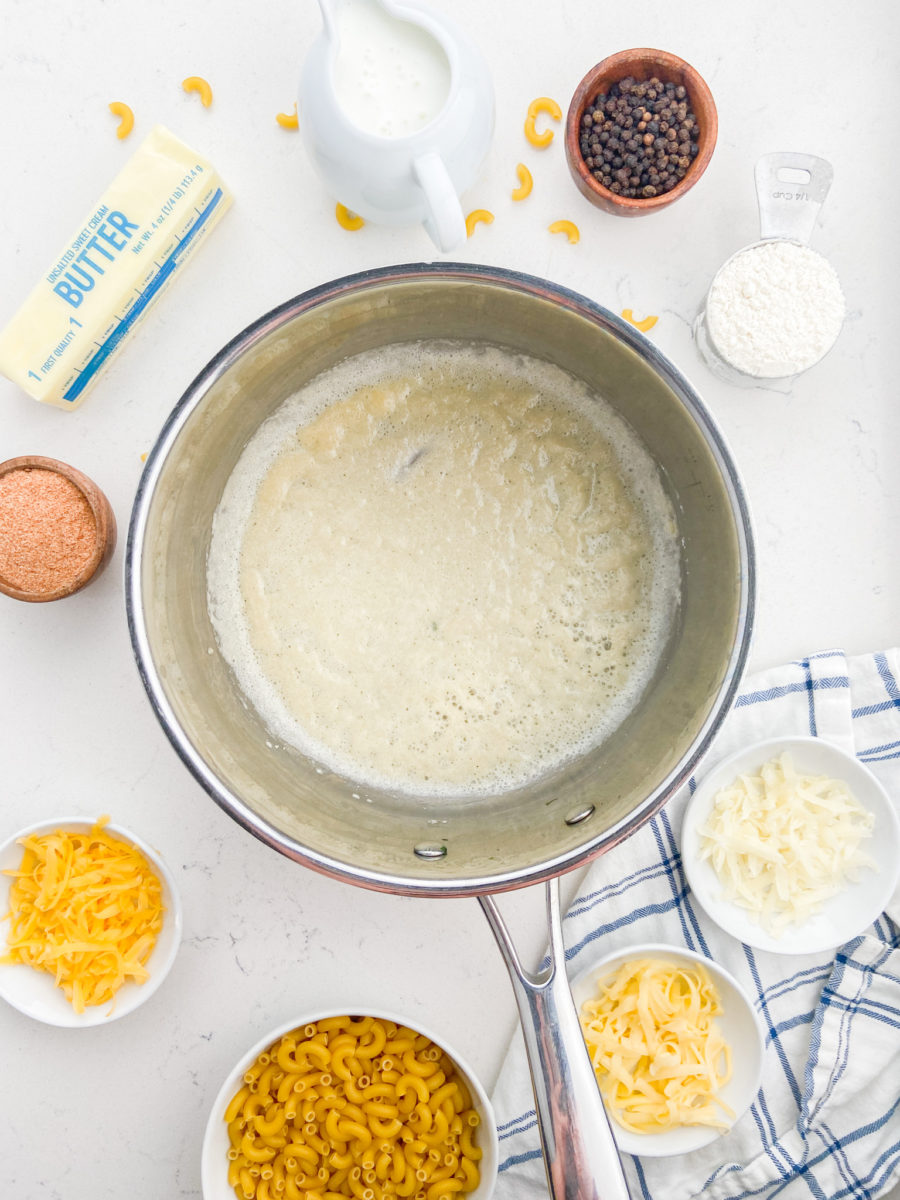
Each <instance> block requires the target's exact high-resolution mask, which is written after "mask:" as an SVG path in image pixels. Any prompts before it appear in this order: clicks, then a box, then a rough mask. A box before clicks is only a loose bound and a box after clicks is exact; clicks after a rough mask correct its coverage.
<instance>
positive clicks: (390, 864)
mask: <svg viewBox="0 0 900 1200" xmlns="http://www.w3.org/2000/svg"><path fill="white" fill-rule="evenodd" d="M423 338H452V339H461V340H464V341H474V342H489V343H492V344H494V345H498V346H501V347H506V348H508V349H511V350H512V351H515V352H524V353H527V354H529V355H531V356H534V357H537V358H541V359H545V360H547V361H549V362H551V363H554V364H556V365H557V366H559V367H562V368H563V369H564V370H566V371H569V372H570V373H571V374H573V375H575V376H578V377H579V378H580V379H582V380H584V381H586V382H587V384H588V385H589V386H590V387H591V388H592V390H594V391H595V392H596V393H598V394H600V395H602V396H604V397H605V398H606V399H607V400H608V401H609V402H610V403H611V404H612V405H613V406H614V407H615V408H616V409H617V410H618V411H619V412H620V413H621V414H622V416H623V417H624V418H625V420H626V421H627V422H628V423H629V424H630V425H631V426H632V428H633V429H634V430H635V431H636V432H637V433H638V435H639V436H640V438H641V439H642V441H643V442H644V444H645V446H646V447H647V449H648V450H649V451H650V453H651V455H652V456H653V457H654V459H655V460H656V463H657V464H658V467H659V471H660V475H661V478H662V480H663V483H664V485H665V487H666V488H667V490H668V492H669V495H670V497H671V499H672V503H673V507H674V510H675V513H676V516H677V520H678V525H679V536H680V542H681V550H682V571H681V587H682V595H681V608H680V613H679V617H678V623H677V628H675V629H674V630H673V632H672V635H671V637H670V640H669V644H668V647H667V650H666V653H665V656H664V661H663V662H662V664H661V666H660V668H659V670H658V672H657V673H656V676H655V678H654V679H653V680H652V682H651V683H650V685H649V686H648V687H647V689H646V691H645V693H644V694H643V696H642V698H641V700H640V702H639V703H638V704H637V705H636V706H635V708H634V709H633V711H632V712H631V713H630V715H629V716H628V717H627V719H626V720H625V721H624V722H623V724H622V725H621V727H620V728H619V729H618V730H617V731H616V732H615V733H614V734H613V735H612V736H610V737H609V738H608V739H607V740H606V741H605V742H603V743H602V745H600V746H598V747H596V748H595V749H593V750H592V751H590V752H589V753H586V754H584V755H583V756H581V757H580V758H577V759H575V760H574V761H571V762H569V763H567V764H566V765H565V766H563V767H561V768H560V769H559V770H556V771H554V772H552V773H551V774H548V775H545V776H544V777H542V778H541V779H539V780H537V781H536V782H534V783H532V784H529V785H528V786H526V787H521V788H518V789H516V790H515V791H510V792H507V793H504V794H502V795H499V796H496V797H493V798H488V799H480V800H477V801H474V802H473V800H472V799H471V798H469V799H468V800H467V801H466V802H461V801H460V800H459V799H458V798H457V799H454V798H453V797H447V798H446V799H444V800H441V799H434V798H432V797H429V800H428V803H427V804H424V803H418V802H417V801H416V799H415V797H410V796H409V795H403V794H398V793H392V792H390V791H387V790H379V789H375V788H367V789H365V795H364V797H363V801H364V802H361V801H360V799H358V798H357V797H358V796H359V794H360V787H359V784H358V783H356V782H354V781H353V780H351V779H347V778H343V777H341V776H340V775H337V774H334V773H332V772H330V771H328V770H324V769H323V767H322V766H321V764H318V763H315V762H313V761H311V760H310V759H308V758H306V757H304V756H303V755H302V754H300V753H299V752H298V751H295V750H293V749H291V748H290V747H288V746H281V745H273V743H274V742H275V741H276V739H274V738H272V737H271V736H267V730H266V728H265V726H264V725H263V723H262V721H261V720H260V718H259V716H258V715H257V713H256V712H255V710H254V709H253V707H252V705H250V704H249V703H248V702H247V701H246V699H245V698H244V697H243V696H242V694H241V692H240V689H239V688H238V686H237V684H236V682H235V679H234V676H233V675H232V672H231V670H230V668H229V667H228V665H227V663H226V662H225V661H224V659H223V658H222V657H221V656H220V654H219V652H218V648H217V642H216V638H215V635H214V633H213V630H212V627H211V625H210V618H209V614H208V612H207V602H206V556H207V549H208V546H209V540H210V529H211V524H212V518H213V513H214V512H215V509H216V505H217V504H218V501H219V498H220V496H221V494H222V490H223V488H224V486H225V483H226V480H227V479H228V477H229V475H230V473H231V471H232V469H233V467H234V465H235V463H236V461H237V459H238V457H239V455H240V453H241V451H242V449H243V447H244V446H245V445H246V443H247V441H248V439H249V438H250V437H251V435H252V434H253V433H254V432H255V430H256V429H257V427H258V426H259V425H260V423H261V422H262V421H263V420H265V418H266V417H268V416H269V414H270V413H272V412H273V410H274V409H275V408H277V407H278V405H280V404H281V402H282V401H283V400H285V399H286V398H287V397H288V396H290V395H291V394H293V393H294V392H296V391H297V390H298V389H299V388H301V387H302V386H303V385H304V384H306V383H307V382H308V381H309V380H310V379H311V378H313V377H314V376H315V375H317V374H318V373H319V372H321V371H323V370H325V369H327V368H328V367H330V366H332V365H333V364H334V363H336V362H338V361H340V360H341V359H344V358H346V357H347V356H349V355H352V354H357V353H360V352H362V351H365V350H369V349H372V348H375V347H379V346H382V345H386V344H390V343H397V342H408V341H417V340H420V339H423ZM126 573H127V603H128V620H129V627H130V631H131V637H132V642H133V646H134V652H135V655H136V658H137V662H138V667H139V670H140V673H141V676H142V679H143V682H144V685H145V687H146V689H147V693H148V695H149V697H150V701H151V703H152V705H153V707H154V709H155V711H156V713H157V716H158V717H159V720H160V722H161V723H162V725H163V728H164V729H165V731H166V733H167V735H168V737H169V739H170V740H171V742H172V744H173V745H174V746H175V748H176V750H177V751H178V753H179V754H180V756H181V757H182V759H183V760H184V762H185V763H186V765H187V766H188V767H189V769H190V770H191V771H192V772H193V774H194V775H195V776H196V778H197V779H198V781H199V782H200V783H201V784H202V785H203V787H204V788H205V789H206V791H207V792H208V793H209V794H210V795H211V796H212V798H213V799H214V800H215V801H216V802H217V803H218V804H219V805H220V806H221V807H222V808H224V809H225V811H226V812H228V813H229V814H230V815H231V816H232V817H234V819H235V820H236V821H237V822H238V823H239V824H241V825H242V826H243V827H244V828H245V829H247V830H249V832H251V833H253V834H254V835H255V836H256V837H258V838H260V839H261V840H262V841H264V842H265V843H267V845H269V846H272V847H273V848H274V849H276V850H278V851H280V852H281V853H282V854H286V855H287V856H288V857H290V858H292V859H294V860H295V861H296V862H298V863H302V864H303V865H304V866H307V867H312V868H313V869H314V870H317V871H322V872H325V873H326V874H328V875H331V876H334V877H335V878H337V879H342V880H346V881H347V882H348V883H354V884H358V885H361V886H363V887H369V888H376V889H380V890H383V891H389V892H396V893H400V894H404V895H411V896H467V895H477V896H478V897H479V898H480V900H481V904H482V906H483V908H484V911H485V913H486V915H487V918H488V920H489V921H490V924H491V927H492V929H493V931H494V934H495V936H496V938H497V941H498V943H499V944H500V946H501V949H502V952H503V954H504V957H505V959H506V963H507V966H508V968H509V972H510V976H511V978H512V981H513V986H514V990H515V993H516V998H517V1001H518V1005H519V1011H520V1014H521V1017H522V1022H523V1026H524V1028H525V1033H526V1043H527V1046H528V1050H529V1057H530V1062H531V1068H532V1078H533V1081H534V1087H535V1097H536V1101H537V1109H538V1114H539V1120H540V1125H541V1131H542V1132H541V1137H542V1141H543V1147H544V1161H545V1164H546V1167H547V1174H548V1179H549V1183H550V1189H551V1191H552V1193H553V1195H554V1197H556V1198H557V1200H562V1198H563V1197H565V1200H589V1198H591V1197H600V1196H601V1195H602V1196H603V1197H605V1198H606V1200H620V1198H622V1197H626V1196H627V1189H626V1186H625V1182H624V1178H623V1176H622V1172H621V1166H620V1164H619V1161H618V1157H617V1155H616V1151H615V1146H614V1143H613V1140H612V1136H611V1134H610V1131H609V1128H608V1125H607V1122H606V1118H605V1115H604V1112H603V1107H602V1104H601V1101H600V1098H599V1093H598V1090H597V1087H596V1083H595V1080H594V1077H593V1072H592V1069H591V1065H590V1062H589V1060H588V1057H587V1053H586V1051H585V1048H584V1043H583V1040H582V1037H581V1032H580V1029H579V1025H578V1018H577V1015H576V1013H575V1008H574V1005H573V1002H572V999H571V995H570V993H569V990H568V985H567V982H566V978H565V967H564V961H565V960H564V955H563V947H562V931H561V925H560V917H559V898H558V891H557V889H556V887H555V886H553V883H554V882H555V879H556V877H557V876H558V875H559V874H560V873H561V872H564V871H567V870H570V869H571V868H573V867H576V866H578V865H579V864H583V863H585V862H586V861H587V860H588V859H591V858H593V857H594V856H595V855H598V854H600V853H602V852H603V851H604V850H608V849H609V848H610V847H611V846H614V845H616V843H617V842H620V841H621V840H622V839H623V838H625V837H627V836H628V835H629V834H630V833H633V832H634V831H635V830H636V829H637V828H638V827H639V826H640V825H642V824H643V823H644V822H645V821H646V820H647V819H648V818H649V817H650V816H652V815H653V814H654V813H655V812H657V811H658V810H659V808H660V807H661V806H662V805H663V803H664V802H665V800H666V799H667V797H668V796H670V795H671V794H672V792H673V791H674V790H675V789H676V788H677V787H678V786H679V785H681V784H682V783H684V781H685V780H686V779H687V778H688V776H689V774H690V773H691V772H692V770H693V769H694V767H695V766H696V764H697V762H698V760H699V759H700V757H701V756H702V754H703V753H704V751H705V750H706V749H707V747H708V746H709V744H710V741H711V740H712V738H713V737H714V735H715V733H716V730H717V728H718V726H719V725H720V723H721V721H722V719H723V718H724V716H725V714H726V712H727V710H728V707H729V705H730V702H731V700H732V699H733V697H734V694H735V691H736V688H737V685H738V680H739V676H740V673H741V670H742V668H743V665H744V662H745V659H746V655H747V651H748V645H749V640H750V629H751V625H752V614H753V596H754V560H753V548H752V539H751V532H750V525H749V519H748V514H747V508H746V503H745V500H744V496H743V492H742V489H741V485H740V482H739V480H738V476H737V473H736V471H735V468H734V464H733V462H732V460H731V457H730V455H729V452H728V450H727V448H726V447H725V445H724V443H723V441H722V438H721V436H720V434H719V432H718V430H717V429H716V427H715V425H714V423H713V422H712V420H711V419H710V417H709V415H708V413H707V412H706V410H705V409H704V407H703V405H702V403H701V402H700V400H699V398H698V396H697V395H696V393H695V392H694V390H693V389H692V388H691V386H690V385H689V384H688V383H687V381H686V380H685V379H684V378H683V377H682V376H681V375H680V374H679V373H678V371H676V370H675V368H674V367H673V366H672V365H671V364H670V363H668V362H667V361H666V360H665V359H664V358H663V357H662V356H661V355H660V354H659V353H658V352H657V351H656V350H655V349H654V348H653V346H652V345H651V344H650V343H649V342H648V341H647V340H646V339H645V338H644V337H642V336H640V335H639V334H637V333H636V332H635V331H634V330H633V329H631V328H630V327H629V326H628V325H626V324H624V323H623V322H622V321H620V320H619V319H618V318H617V317H614V316H613V315H612V314H611V313H609V312H607V311H606V310H605V309H602V308H600V307H598V306H597V305H596V304H593V303H592V302H591V301H589V300H586V299H585V298H584V297H582V296H578V295H576V294H574V293H572V292H569V291H566V290H565V289H564V288H560V287H557V286H555V285H553V284H550V283H547V282H545V281H543V280H539V279H533V278H530V277H528V276H523V275H518V274H514V273H511V272H507V271H501V270H498V269H496V268H492V267H478V266H470V265H435V266H426V265H412V266H401V267H391V268H386V269H384V270H378V271H372V272H367V273H365V274H361V275H356V276H352V277H350V278H347V279H341V280H337V281H336V282H334V283H329V284H326V285H324V286H323V287H320V288H316V289H314V290H313V291H311V292H307V293H305V294H304V295H302V296H298V297H297V298H296V299H294V300H290V301H288V302H287V303H286V304H284V305H282V306H281V307H280V308H277V309H275V310H274V311H273V312H271V313H268V314H267V315H266V316H264V317H262V318H260V320H258V321H257V322H256V323H255V324H253V325H251V326H250V327H249V328H248V329H246V330H245V331H244V332H243V333H241V334H239V335H238V336H237V337H236V338H235V339H234V340H233V341H232V342H230V343H229V344H228V345H227V346H226V347H225V348H224V349H223V350H222V351H221V352H220V353H219V354H218V355H216V357H215V358H214V359H213V361H212V362H211V363H210V364H209V366H207V367H206V369H205V370H204V371H203V372H202V373H201V374H200V375H199V376H198V378H197V379H196V380H195V381H194V382H193V383H192V384H191V386H190V387H189V388H188V390H187V392H186V393H185V395H184V396H183V397H182V399H181V401H180V402H179V404H178V405H177V406H176V408H175V409H174V411H173V413H172V415H171V416H170V418H169V420H168V421H167V423H166V425H165V427H164V428H163V430H162V433H161V434H160V436H159V439H158V441H157V443H156V445H155V447H154V449H153V452H152V453H151V455H150V457H149V459H148V461H147V466H146V469H145V472H144V476H143V479H142V480H141V484H140V488H139V490H138V495H137V499H136V501H135V506H134V512H133V515H132V520H131V527H130V530H129V538H128V551H127V564H126ZM354 793H356V795H354ZM537 882H544V883H545V884H546V888H547V911H548V919H549V927H550V946H551V962H550V966H549V967H548V968H547V969H546V970H545V971H544V972H543V973H541V974H540V975H533V974H530V973H529V972H527V971H526V970H525V969H524V968H523V967H522V965H521V964H520V962H519V960H518V956H517V954H516V951H515V949H514V947H513V945H512V943H511V941H510V939H509V936H508V934H507V932H506V930H505V927H504V925H503V921H502V919H501V917H500V914H499V912H498V909H497V907H496V904H495V902H494V900H493V898H492V896H491V893H496V892H501V891H503V890H506V889H510V888H516V887H522V886H523V885H525V884H530V883H537Z"/></svg>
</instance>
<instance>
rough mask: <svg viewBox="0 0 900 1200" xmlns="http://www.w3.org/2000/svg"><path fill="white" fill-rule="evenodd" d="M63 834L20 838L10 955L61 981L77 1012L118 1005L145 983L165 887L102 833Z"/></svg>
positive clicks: (100, 825)
mask: <svg viewBox="0 0 900 1200" xmlns="http://www.w3.org/2000/svg"><path fill="white" fill-rule="evenodd" d="M107 820H108V818H107V817H101V818H100V819H99V820H98V821H97V823H96V824H95V825H94V827H93V828H92V829H91V830H90V832H88V833H84V832H69V831H66V830H62V829H58V830H56V831H55V832H54V833H47V834H39V835H38V834H35V835H32V836H30V837H24V838H20V839H19V841H20V844H21V845H22V846H23V848H24V853H23V855H22V862H21V865H20V866H19V868H18V870H9V871H6V872H4V874H6V875H11V876H12V877H13V879H14V882H13V884H12V886H11V887H10V894H9V898H10V911H9V913H8V914H7V917H8V919H9V921H10V929H9V933H8V935H7V944H8V946H9V953H8V954H6V955H5V956H4V957H3V958H2V959H0V962H5V963H24V964H26V965H27V966H30V967H34V968H35V969H36V970H38V971H47V972H49V973H50V974H51V975H53V976H55V982H56V985H57V987H61V988H62V989H63V991H64V992H65V994H66V997H67V999H68V1000H69V1001H70V1002H71V1004H72V1006H73V1008H74V1009H75V1011H76V1012H78V1013H81V1012H84V1010H85V1008H86V1007H88V1006H92V1005H97V1004H106V1003H107V1002H108V1001H111V1000H113V998H114V997H115V994H116V992H117V991H118V990H119V988H120V987H121V986H122V984H123V983H125V981H126V980H128V979H133V980H134V981H135V983H143V982H144V980H146V979H147V978H148V977H149V972H148V971H147V968H146V966H145V965H144V964H145V963H146V961H147V959H148V958H149V957H150V953H151V951H152V950H153V947H154V945H155V943H156V937H157V934H158V933H159V931H160V929H161V928H162V921H163V905H162V886H161V884H160V882H159V880H158V879H157V877H156V875H155V874H154V873H153V870H152V868H151V867H150V864H149V863H148V862H147V859H146V858H145V857H144V855H143V854H142V853H141V852H140V850H138V849H137V848H136V847H135V846H131V845H129V844H128V843H127V842H123V841H120V840H119V839H118V838H116V837H114V836H113V835H112V834H110V833H107V832H106V830H105V829H104V825H105V824H106V822H107Z"/></svg>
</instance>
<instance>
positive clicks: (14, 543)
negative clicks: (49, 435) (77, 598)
mask: <svg viewBox="0 0 900 1200" xmlns="http://www.w3.org/2000/svg"><path fill="white" fill-rule="evenodd" d="M115 546H116V518H115V516H114V514H113V511H112V508H111V507H110V504H109V501H108V500H107V498H106V496H105V495H104V494H103V492H102V491H101V490H100V488H98V487H97V485H96V483H94V481H93V480H92V479H88V477H87V475H83V474H82V473H81V471H77V470H76V469H75V468H74V467H70V466H69V465H68V464H67V463H64V462H60V461H59V460H58V459H56V458H44V457H42V456H41V455H37V454H35V455H26V456H23V457H21V458H10V459H7V461H6V462H4V463H0V591H2V592H4V593H5V594H6V595H7V596H12V598H13V599H14V600H27V601H29V602H31V603H44V602H46V601H48V600H61V599H62V598H63V597H64V596H71V595H72V594H73V593H74V592H78V591H80V590H81V589H82V588H83V587H86V586H87V585H88V584H89V583H90V582H91V581H92V580H94V579H96V578H97V576H98V575H99V574H100V572H101V571H102V569H103V568H104V567H105V566H106V564H107V563H108V562H109V560H110V558H111V557H112V553H113V550H114V549H115Z"/></svg>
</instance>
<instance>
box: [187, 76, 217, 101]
mask: <svg viewBox="0 0 900 1200" xmlns="http://www.w3.org/2000/svg"><path fill="white" fill-rule="evenodd" d="M181 86H182V87H183V88H184V90H185V91H186V92H198V93H199V95H200V101H201V103H202V104H203V107H204V108H209V106H210V105H211V104H212V88H211V87H210V86H209V84H208V83H207V82H206V80H205V79H204V78H203V77H202V76H201V75H189V76H188V78H187V79H185V80H182V84H181Z"/></svg>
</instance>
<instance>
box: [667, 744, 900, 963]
mask: <svg viewBox="0 0 900 1200" xmlns="http://www.w3.org/2000/svg"><path fill="white" fill-rule="evenodd" d="M681 847H682V860H683V864H684V871H685V875H686V876H687V879H688V882H689V883H690V885H691V889H692V890H693V892H694V895H695V896H696V898H697V900H698V902H699V903H700V905H701V906H702V907H703V908H704V909H705V911H706V912H707V914H708V915H709V916H710V917H711V918H712V920H714V921H715V922H716V924H718V925H719V926H720V927H721V928H722V929H724V930H725V931H726V932H727V933H730V934H732V935H733V936H734V937H736V938H738V939H739V940H740V941H742V942H743V943H745V944H746V945H748V946H755V947H757V948H758V949H762V950H769V951H771V952H773V953H775V954H791V955H798V954H817V953H820V952H822V951H824V950H833V949H835V948H836V947H838V946H841V945H843V944H844V943H845V942H847V941H849V940H850V939H851V938H853V937H856V936H857V935H858V934H860V933H862V932H863V931H864V930H865V929H866V928H867V927H868V926H869V925H871V924H872V923H873V922H874V921H876V920H877V919H878V917H879V916H880V915H881V913H882V912H884V909H885V908H886V906H887V904H888V903H889V901H890V899H891V896H892V895H893V893H894V890H895V888H896V887H897V882H898V877H900V823H898V819H897V813H896V810H895V807H894V805H893V803H892V802H891V800H890V798H889V796H888V795H887V793H886V792H885V790H884V788H883V787H882V786H881V784H880V783H879V782H878V780H877V779H876V778H875V776H874V775H873V774H872V772H871V771H869V770H868V768H867V767H865V766H863V764H862V763H861V762H860V761H859V760H858V759H857V758H856V757H855V756H854V755H852V754H849V753H847V752H846V751H844V750H842V749H840V748H839V747H838V746H835V745H833V744H832V743H831V742H826V741H824V740H822V739H821V738H812V737H795V738H773V739H769V740H767V741H764V742H758V743H756V744H754V745H752V746H748V747H747V748H746V749H744V750H741V751H740V752H739V753H738V754H735V755H732V756H731V757H730V758H728V759H726V760H725V761H723V762H722V763H720V764H718V766H716V767H714V768H713V769H712V770H711V771H710V772H709V773H708V774H707V775H706V776H705V777H704V778H703V779H702V781H701V782H700V784H699V786H698V788H697V790H696V792H695V793H694V795H693V797H692V798H691V801H690V803H689V805H688V807H687V809H686V811H685V817H684V826H683V829H682V837H681Z"/></svg>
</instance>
